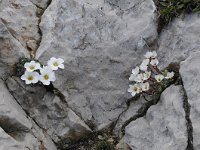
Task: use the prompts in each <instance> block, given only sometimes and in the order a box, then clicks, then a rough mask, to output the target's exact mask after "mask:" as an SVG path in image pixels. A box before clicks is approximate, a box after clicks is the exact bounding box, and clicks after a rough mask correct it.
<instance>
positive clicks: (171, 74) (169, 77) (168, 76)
mask: <svg viewBox="0 0 200 150" xmlns="http://www.w3.org/2000/svg"><path fill="white" fill-rule="evenodd" d="M173 77H174V72H168V73H167V75H166V77H165V79H171V78H173Z"/></svg>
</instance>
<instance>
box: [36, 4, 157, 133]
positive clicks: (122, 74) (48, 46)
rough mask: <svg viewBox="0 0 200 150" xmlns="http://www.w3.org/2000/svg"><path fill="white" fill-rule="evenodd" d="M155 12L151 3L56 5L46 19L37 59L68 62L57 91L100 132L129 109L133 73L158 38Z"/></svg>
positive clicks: (61, 74) (58, 79)
mask: <svg viewBox="0 0 200 150" xmlns="http://www.w3.org/2000/svg"><path fill="white" fill-rule="evenodd" d="M155 11H156V8H155V5H154V3H153V1H152V0H144V1H130V0H125V1H120V2H119V1H111V0H107V1H105V0H99V1H93V0H84V1H80V0H54V1H52V3H51V5H50V6H49V7H48V9H47V10H46V11H45V13H44V14H43V17H42V20H41V23H40V28H41V30H42V33H43V37H42V42H41V44H40V47H39V48H38V51H37V53H36V58H38V59H39V60H41V61H42V62H46V61H47V60H48V59H50V58H51V57H61V58H63V59H64V60H65V69H64V70H60V71H58V72H57V80H56V82H55V83H54V86H55V87H56V88H58V89H59V90H60V91H61V92H62V93H63V94H64V95H65V97H66V100H67V102H68V104H69V106H70V107H71V108H72V109H73V111H75V112H76V113H77V114H80V115H81V117H82V118H83V119H84V121H86V122H92V123H93V124H94V125H95V127H96V128H97V129H99V130H100V129H103V128H105V127H108V126H110V125H111V123H112V122H114V121H116V119H117V118H118V116H119V114H120V113H122V111H123V110H124V109H125V108H126V105H125V100H126V99H127V95H126V94H125V93H126V91H127V87H128V76H129V73H130V70H131V68H132V67H134V66H136V65H137V64H139V63H140V62H139V61H138V60H140V58H142V57H143V54H144V52H145V51H146V49H145V48H144V47H145V43H144V40H146V41H147V42H150V43H151V42H152V41H154V40H155V39H156V38H157V32H156V14H155Z"/></svg>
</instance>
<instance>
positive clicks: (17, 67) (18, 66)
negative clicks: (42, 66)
mask: <svg viewBox="0 0 200 150" xmlns="http://www.w3.org/2000/svg"><path fill="white" fill-rule="evenodd" d="M32 60H34V61H36V62H39V61H38V60H35V59H29V58H20V59H19V62H18V63H17V64H16V65H15V76H17V77H21V76H22V75H23V74H24V72H25V68H24V64H25V63H26V62H30V61H32ZM39 63H40V62H39Z"/></svg>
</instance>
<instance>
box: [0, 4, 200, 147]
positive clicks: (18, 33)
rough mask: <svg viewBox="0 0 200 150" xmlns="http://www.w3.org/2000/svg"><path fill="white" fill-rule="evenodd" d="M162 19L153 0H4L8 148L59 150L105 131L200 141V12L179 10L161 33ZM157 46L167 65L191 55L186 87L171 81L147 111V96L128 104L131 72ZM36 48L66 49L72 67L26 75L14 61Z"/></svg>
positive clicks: (0, 21) (152, 143)
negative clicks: (32, 77)
mask: <svg viewBox="0 0 200 150" xmlns="http://www.w3.org/2000/svg"><path fill="white" fill-rule="evenodd" d="M157 22H158V17H157V14H156V7H155V4H154V2H153V0H96V1H95V0H0V79H3V80H0V149H2V150H4V149H8V150H22V149H31V150H46V149H47V150H56V149H57V148H56V146H55V145H54V143H53V142H55V143H56V144H57V147H58V145H59V146H61V147H65V148H66V146H67V144H68V146H71V145H70V144H72V143H74V142H76V141H77V140H79V139H82V137H84V136H85V137H87V136H88V135H89V134H91V132H94V133H92V134H91V135H93V136H94V135H96V134H98V133H99V132H97V131H101V132H103V133H104V134H108V135H109V136H108V137H109V138H111V139H115V138H114V137H112V136H113V135H115V136H117V137H116V138H117V139H118V142H119V144H118V145H117V146H116V148H117V149H123V150H125V149H129V148H128V146H127V144H128V145H129V146H130V147H131V148H132V149H134V150H135V149H138V150H141V149H144V150H158V149H162V150H182V149H186V147H187V146H188V145H189V144H190V146H189V149H188V148H187V150H193V149H192V143H194V149H195V150H199V149H200V142H199V140H198V137H199V135H200V130H199V126H200V118H199V111H200V109H199V108H198V104H199V102H198V101H199V97H200V95H199V91H200V89H199V74H200V67H199V64H200V61H199V60H200V59H199V58H200V53H199V46H200V38H199V37H200V30H199V27H200V17H199V15H197V14H189V15H185V16H184V17H183V16H182V17H179V18H175V19H174V20H173V21H172V22H171V23H170V24H168V25H167V26H166V27H165V28H164V29H163V30H162V32H161V34H160V35H157ZM148 45H149V46H148ZM157 46H158V47H157ZM153 47H154V48H156V47H157V48H158V50H157V51H158V57H159V60H160V66H161V67H162V68H163V67H166V66H168V64H170V63H171V62H179V63H180V62H181V61H183V62H182V63H181V70H180V73H181V76H182V79H183V83H181V82H179V83H178V84H183V85H182V86H183V87H184V88H185V90H183V88H182V87H181V86H171V87H169V88H168V89H166V90H165V91H164V92H163V93H162V96H161V98H160V102H159V103H158V104H157V105H155V106H151V105H150V106H148V107H145V111H144V112H143V115H138V112H139V110H140V108H144V107H143V106H145V105H146V104H147V103H148V102H147V101H146V100H144V99H143V98H139V99H135V101H130V105H128V102H129V100H130V98H131V96H130V95H128V93H127V88H128V84H129V81H128V78H129V75H130V73H131V69H132V68H134V67H135V66H137V65H138V64H139V63H141V61H142V59H143V54H144V53H145V52H146V51H147V50H149V49H151V48H153ZM30 56H35V58H36V59H38V60H39V61H40V62H42V63H43V64H45V63H46V61H47V60H49V59H50V58H51V57H61V58H63V59H64V60H65V69H64V70H59V71H57V72H56V75H57V76H56V78H57V80H56V82H54V83H53V85H51V86H49V87H44V86H42V85H40V84H37V85H25V84H24V83H23V81H21V80H20V78H19V77H15V64H16V63H17V62H18V60H19V58H24V57H26V58H27V57H28V58H29V57H30ZM5 84H6V85H5ZM183 101H184V106H183ZM187 101H188V102H189V104H190V105H191V108H189V105H188V103H187ZM156 102H157V101H156ZM186 104H187V105H186ZM149 107H150V108H149ZM148 109H149V110H148ZM146 110H148V111H147V114H146ZM185 112H186V113H185ZM145 114H146V115H145ZM185 115H186V116H185ZM134 116H135V117H134ZM142 116H144V117H142ZM133 117H134V119H131V118H133ZM127 121H128V126H126V123H127ZM129 121H130V122H129ZM190 121H191V123H188V122H190ZM124 127H126V128H125V129H126V132H125V135H123V133H122V132H121V131H122V129H123V128H124ZM102 129H105V130H102ZM110 129H113V130H112V131H111V130H110ZM192 129H193V132H192ZM107 130H108V131H109V133H108V132H107ZM104 134H102V135H104ZM110 134H112V135H110ZM93 136H92V137H93ZM104 136H105V135H104ZM122 137H125V138H122ZM121 138H122V139H121ZM192 138H193V141H192ZM84 140H85V139H84ZM92 140H93V139H91V138H90V139H89V140H88V143H89V141H92ZM97 141H98V140H97ZM188 141H189V142H188ZM79 142H80V141H79ZM79 142H78V143H75V146H76V145H79V144H80V145H81V143H79ZM95 142H96V140H95V139H94V140H93V141H92V143H93V144H92V145H93V147H95ZM86 143H87V141H86ZM88 143H87V144H88ZM72 146H74V145H72ZM89 146H90V145H87V147H89ZM74 149H83V150H85V149H87V148H86V147H84V145H81V146H80V147H75V148H74Z"/></svg>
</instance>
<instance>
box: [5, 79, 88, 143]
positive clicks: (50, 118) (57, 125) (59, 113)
mask: <svg viewBox="0 0 200 150" xmlns="http://www.w3.org/2000/svg"><path fill="white" fill-rule="evenodd" d="M6 83H7V86H8V88H9V90H10V92H11V93H12V94H13V96H14V97H15V98H16V100H17V101H18V103H19V104H20V105H21V107H22V108H23V109H24V110H25V111H26V112H27V113H28V114H29V115H30V117H31V118H33V120H34V121H35V122H36V123H37V124H38V125H39V127H40V128H42V129H43V130H45V131H46V132H47V133H48V134H49V135H50V137H51V138H52V139H53V140H54V141H55V142H56V143H58V142H60V141H62V140H65V141H66V142H71V141H77V140H79V139H80V138H81V137H83V136H84V135H85V134H88V133H90V132H91V129H90V128H89V127H88V126H87V125H86V124H85V123H84V121H82V120H81V118H79V117H78V116H77V115H76V114H75V113H74V112H73V111H72V110H71V109H70V108H68V105H67V103H66V101H63V100H62V99H60V98H59V97H57V96H56V95H55V94H53V93H52V92H48V91H46V89H45V88H44V87H43V86H42V85H35V86H33V87H31V86H26V85H25V84H24V83H23V81H21V80H20V79H19V78H14V77H13V78H9V79H8V80H7V81H6Z"/></svg>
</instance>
